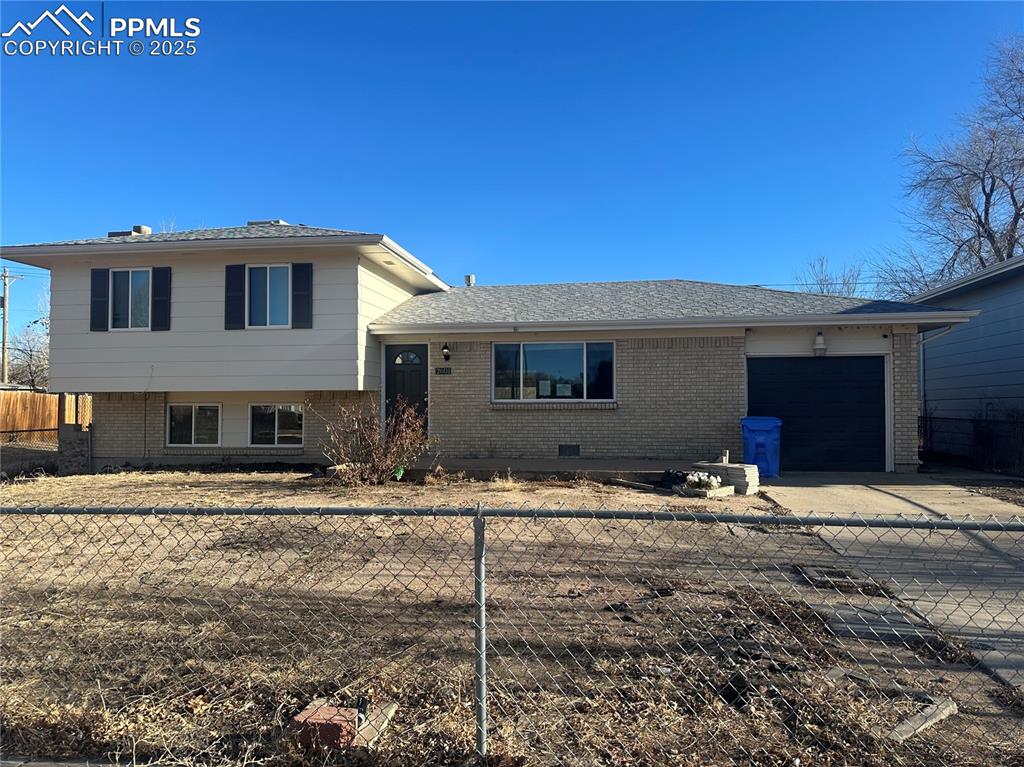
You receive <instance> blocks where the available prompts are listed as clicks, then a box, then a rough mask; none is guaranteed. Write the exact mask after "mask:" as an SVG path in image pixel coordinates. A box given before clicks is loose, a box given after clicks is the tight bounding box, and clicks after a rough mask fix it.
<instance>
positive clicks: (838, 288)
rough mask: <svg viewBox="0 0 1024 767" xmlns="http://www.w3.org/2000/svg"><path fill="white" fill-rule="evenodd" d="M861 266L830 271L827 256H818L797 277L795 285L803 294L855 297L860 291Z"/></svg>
mask: <svg viewBox="0 0 1024 767" xmlns="http://www.w3.org/2000/svg"><path fill="white" fill-rule="evenodd" d="M860 276H861V266H860V265H859V264H856V265H854V266H847V267H839V268H836V269H832V268H831V267H830V266H829V263H828V257H827V256H818V257H817V258H816V259H814V260H813V261H811V263H810V264H808V265H807V269H806V270H805V271H804V272H803V273H802V274H799V275H797V277H796V283H797V285H798V286H799V287H800V290H802V291H803V292H804V293H821V294H823V295H826V296H856V295H860V294H862V293H863V292H864V291H862V290H860Z"/></svg>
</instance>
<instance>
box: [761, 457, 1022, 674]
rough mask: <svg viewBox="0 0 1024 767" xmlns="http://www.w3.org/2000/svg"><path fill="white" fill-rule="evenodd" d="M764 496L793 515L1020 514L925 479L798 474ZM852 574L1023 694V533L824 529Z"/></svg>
mask: <svg viewBox="0 0 1024 767" xmlns="http://www.w3.org/2000/svg"><path fill="white" fill-rule="evenodd" d="M765 491H766V493H767V494H768V495H769V497H771V498H772V499H773V500H774V501H776V502H777V503H779V504H780V505H781V506H784V507H785V508H787V509H789V510H790V511H792V512H794V513H796V514H838V515H843V516H846V515H857V516H874V515H882V516H897V515H904V516H908V517H920V516H921V515H926V516H931V517H950V518H953V519H956V518H959V517H965V516H971V517H974V518H976V519H977V518H988V517H995V518H996V519H999V520H1005V521H1009V520H1010V519H1011V518H1014V517H1020V516H1024V508H1021V507H1019V506H1016V505H1013V504H1010V503H1005V502H1003V501H999V500H996V499H994V498H988V497H986V496H981V495H976V494H973V493H971V492H969V491H967V490H965V489H964V488H961V487H957V486H956V485H951V484H948V483H945V482H941V481H938V480H937V479H933V478H931V477H929V476H927V475H898V474H896V475H894V474H797V475H792V476H787V477H785V478H783V479H779V480H773V481H772V483H771V484H770V485H769V486H768V487H766V488H765ZM819 532H820V535H821V537H822V539H823V540H824V541H825V542H826V543H828V544H829V545H830V546H832V547H833V548H834V549H835V550H836V551H837V552H838V553H839V554H841V555H842V556H843V557H844V558H845V559H846V561H847V562H848V563H849V565H850V566H851V567H855V568H858V569H860V570H862V571H864V572H866V573H868V574H869V575H871V576H872V577H873V578H875V579H876V580H879V581H882V582H885V583H888V584H890V586H891V587H893V589H894V591H897V592H898V595H899V597H900V598H901V599H902V600H903V601H904V602H905V603H907V604H909V606H910V607H911V608H912V609H913V610H914V611H915V612H917V613H918V614H919V615H921V616H923V617H924V618H926V619H927V620H928V622H929V623H931V624H932V625H933V626H935V627H936V628H937V629H939V630H940V631H942V632H944V633H946V634H948V635H950V636H953V637H956V638H959V639H961V640H963V641H964V642H966V643H968V645H969V646H970V648H971V650H972V652H973V653H974V654H975V656H976V657H977V658H978V659H979V660H980V661H981V662H982V663H983V664H985V666H986V667H987V668H988V670H989V671H990V672H991V673H993V674H994V675H996V676H997V677H999V678H1000V679H1002V680H1003V681H1005V682H1006V683H1008V684H1011V685H1015V686H1017V687H1020V688H1024V534H1022V533H977V532H938V531H936V532H929V531H926V530H892V529H887V528H870V529H864V528H843V527H826V528H822V529H821V530H820V531H819Z"/></svg>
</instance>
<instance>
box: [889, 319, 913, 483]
mask: <svg viewBox="0 0 1024 767" xmlns="http://www.w3.org/2000/svg"><path fill="white" fill-rule="evenodd" d="M917 364H918V349H917V333H894V334H893V337H892V399H893V444H894V452H895V454H896V471H901V472H914V471H917V467H918V458H917V448H918V445H917V417H918V415H919V412H920V410H919V408H920V405H919V400H918V383H919V382H918V377H917Z"/></svg>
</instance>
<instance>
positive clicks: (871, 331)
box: [747, 325, 917, 357]
mask: <svg viewBox="0 0 1024 767" xmlns="http://www.w3.org/2000/svg"><path fill="white" fill-rule="evenodd" d="M818 330H821V333H822V335H823V336H824V337H825V345H826V347H827V351H826V354H854V355H856V354H888V353H890V352H891V351H892V334H893V332H894V331H895V332H898V333H915V332H917V328H916V327H915V326H909V325H908V326H903V325H897V326H894V327H890V326H865V327H828V326H826V327H822V328H810V327H808V328H751V329H750V330H748V331H747V356H749V357H756V356H762V357H763V356H768V357H771V356H781V357H796V356H810V355H812V354H813V353H814V351H813V348H812V347H813V344H814V338H815V336H816V335H817V333H818Z"/></svg>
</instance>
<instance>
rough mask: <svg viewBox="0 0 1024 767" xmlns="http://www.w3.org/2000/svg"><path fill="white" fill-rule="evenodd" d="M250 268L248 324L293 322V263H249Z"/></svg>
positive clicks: (248, 277) (253, 325)
mask: <svg viewBox="0 0 1024 767" xmlns="http://www.w3.org/2000/svg"><path fill="white" fill-rule="evenodd" d="M247 271H248V275H247V284H246V287H247V291H248V294H249V298H248V302H247V303H248V322H247V324H248V326H249V327H251V328H261V327H282V328H286V327H288V326H289V325H290V324H291V266H290V265H288V264H271V265H258V266H249V267H248V268H247Z"/></svg>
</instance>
